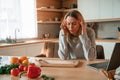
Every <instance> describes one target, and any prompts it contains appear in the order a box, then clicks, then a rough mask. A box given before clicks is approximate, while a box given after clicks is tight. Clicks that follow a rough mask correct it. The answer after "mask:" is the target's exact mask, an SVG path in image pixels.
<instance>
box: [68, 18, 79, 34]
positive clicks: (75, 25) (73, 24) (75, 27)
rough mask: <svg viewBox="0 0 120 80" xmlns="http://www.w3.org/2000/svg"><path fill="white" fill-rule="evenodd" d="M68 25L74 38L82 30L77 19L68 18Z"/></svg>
mask: <svg viewBox="0 0 120 80" xmlns="http://www.w3.org/2000/svg"><path fill="white" fill-rule="evenodd" d="M66 24H67V28H68V30H69V31H70V33H71V34H72V35H74V36H76V35H77V32H78V31H79V29H80V23H79V21H78V20H77V19H75V18H74V17H71V16H68V17H67V18H66Z"/></svg>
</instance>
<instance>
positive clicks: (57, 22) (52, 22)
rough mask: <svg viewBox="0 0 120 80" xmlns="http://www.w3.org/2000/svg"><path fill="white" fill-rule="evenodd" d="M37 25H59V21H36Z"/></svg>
mask: <svg viewBox="0 0 120 80" xmlns="http://www.w3.org/2000/svg"><path fill="white" fill-rule="evenodd" d="M37 23H40V24H46V23H48V24H60V23H61V21H37Z"/></svg>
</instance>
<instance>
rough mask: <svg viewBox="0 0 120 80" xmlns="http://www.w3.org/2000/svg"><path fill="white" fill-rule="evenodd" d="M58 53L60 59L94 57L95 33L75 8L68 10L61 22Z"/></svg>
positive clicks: (87, 58) (88, 58)
mask: <svg viewBox="0 0 120 80" xmlns="http://www.w3.org/2000/svg"><path fill="white" fill-rule="evenodd" d="M58 55H59V57H60V58H61V59H86V60H91V59H95V58H96V44H95V33H94V31H93V30H92V29H91V28H88V27H86V24H85V21H84V19H83V17H82V15H81V13H80V12H79V11H77V10H73V11H70V12H68V13H67V14H66V15H65V17H64V20H63V22H62V24H61V30H60V33H59V49H58Z"/></svg>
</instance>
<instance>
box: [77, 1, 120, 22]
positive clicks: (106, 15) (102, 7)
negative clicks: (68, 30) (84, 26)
mask: <svg viewBox="0 0 120 80" xmlns="http://www.w3.org/2000/svg"><path fill="white" fill-rule="evenodd" d="M119 7H120V1H119V0H90V1H88V0H78V10H79V11H80V12H81V13H82V14H83V17H84V18H85V20H86V22H105V21H120V11H119Z"/></svg>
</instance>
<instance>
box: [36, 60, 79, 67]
mask: <svg viewBox="0 0 120 80" xmlns="http://www.w3.org/2000/svg"><path fill="white" fill-rule="evenodd" d="M36 61H37V62H39V64H40V66H41V67H64V68H65V67H77V66H78V64H79V63H80V61H78V60H45V59H37V60H36Z"/></svg>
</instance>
